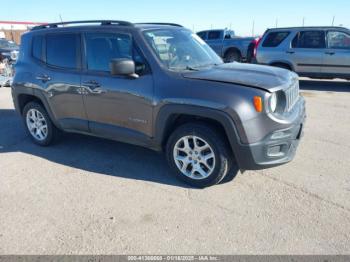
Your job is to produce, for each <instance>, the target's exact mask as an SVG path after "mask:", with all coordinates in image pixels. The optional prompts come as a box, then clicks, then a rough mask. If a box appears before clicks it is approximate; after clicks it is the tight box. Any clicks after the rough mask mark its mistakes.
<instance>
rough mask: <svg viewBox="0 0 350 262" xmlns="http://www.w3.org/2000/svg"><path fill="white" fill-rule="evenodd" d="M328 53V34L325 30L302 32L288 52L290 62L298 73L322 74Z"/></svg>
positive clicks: (293, 41) (298, 34) (295, 38)
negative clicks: (326, 53)
mask: <svg viewBox="0 0 350 262" xmlns="http://www.w3.org/2000/svg"><path fill="white" fill-rule="evenodd" d="M325 52H326V32H325V31H323V30H309V31H300V32H298V33H297V34H296V36H295V37H294V39H293V40H292V43H291V47H290V49H289V50H287V55H288V56H289V60H291V61H292V62H293V64H294V67H295V71H296V72H297V73H301V74H303V73H313V74H320V73H321V68H322V65H323V62H324V57H325Z"/></svg>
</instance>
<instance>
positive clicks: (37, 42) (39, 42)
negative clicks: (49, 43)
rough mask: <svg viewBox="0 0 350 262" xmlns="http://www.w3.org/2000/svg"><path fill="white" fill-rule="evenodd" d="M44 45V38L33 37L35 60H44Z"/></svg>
mask: <svg viewBox="0 0 350 262" xmlns="http://www.w3.org/2000/svg"><path fill="white" fill-rule="evenodd" d="M43 43H44V36H42V35H37V36H34V37H33V40H32V55H33V57H34V58H35V59H38V60H40V61H42V60H43Z"/></svg>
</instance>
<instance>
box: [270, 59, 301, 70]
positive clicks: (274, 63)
mask: <svg viewBox="0 0 350 262" xmlns="http://www.w3.org/2000/svg"><path fill="white" fill-rule="evenodd" d="M269 65H270V66H276V65H285V66H287V67H289V68H290V70H291V71H295V68H294V66H293V64H292V63H291V62H289V61H285V60H276V61H272V62H270V63H269Z"/></svg>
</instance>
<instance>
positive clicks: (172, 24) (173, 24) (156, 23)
mask: <svg viewBox="0 0 350 262" xmlns="http://www.w3.org/2000/svg"><path fill="white" fill-rule="evenodd" d="M135 25H171V26H178V27H183V26H182V25H179V24H175V23H158V22H155V23H150V22H147V23H135Z"/></svg>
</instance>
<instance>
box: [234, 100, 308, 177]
mask: <svg viewBox="0 0 350 262" xmlns="http://www.w3.org/2000/svg"><path fill="white" fill-rule="evenodd" d="M301 106H302V108H300V114H299V117H298V118H297V119H296V120H295V121H294V122H293V123H292V124H291V125H290V126H289V127H288V128H285V129H280V130H275V131H273V132H271V133H270V134H269V135H268V136H266V137H265V138H264V139H263V140H262V141H259V142H257V143H253V144H241V145H240V146H239V147H240V149H239V154H236V159H237V162H238V164H239V167H240V169H241V170H259V169H265V168H270V167H275V166H279V165H282V164H285V163H288V162H290V161H292V160H293V158H294V156H295V153H296V150H297V147H298V145H299V141H300V139H301V138H302V136H303V128H304V123H305V119H306V113H305V104H304V102H303V103H301Z"/></svg>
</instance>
